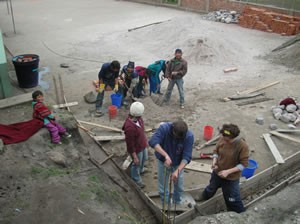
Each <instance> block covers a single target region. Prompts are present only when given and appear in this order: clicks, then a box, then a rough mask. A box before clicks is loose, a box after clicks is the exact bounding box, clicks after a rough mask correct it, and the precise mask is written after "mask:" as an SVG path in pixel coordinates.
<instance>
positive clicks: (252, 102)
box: [236, 97, 274, 106]
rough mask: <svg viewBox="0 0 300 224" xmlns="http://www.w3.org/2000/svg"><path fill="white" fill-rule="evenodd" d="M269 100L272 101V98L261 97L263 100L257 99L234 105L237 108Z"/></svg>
mask: <svg viewBox="0 0 300 224" xmlns="http://www.w3.org/2000/svg"><path fill="white" fill-rule="evenodd" d="M269 100H274V98H269V97H263V98H259V99H255V100H248V101H245V102H241V103H237V104H236V105H237V106H245V105H249V104H254V103H261V102H265V101H269Z"/></svg>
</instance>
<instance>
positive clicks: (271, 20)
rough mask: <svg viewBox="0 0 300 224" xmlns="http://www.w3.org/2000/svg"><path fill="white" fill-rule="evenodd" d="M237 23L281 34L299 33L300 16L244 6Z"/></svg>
mask: <svg viewBox="0 0 300 224" xmlns="http://www.w3.org/2000/svg"><path fill="white" fill-rule="evenodd" d="M238 24H239V25H240V26H242V27H245V28H251V29H257V30H261V31H265V32H270V33H271V32H274V33H279V34H281V35H287V36H290V35H295V34H298V33H300V17H295V16H289V15H284V14H280V13H275V12H272V11H268V10H266V9H260V8H255V7H250V6H246V7H245V8H244V11H243V13H242V15H241V16H240V17H239V20H238Z"/></svg>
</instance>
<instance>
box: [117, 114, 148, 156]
mask: <svg viewBox="0 0 300 224" xmlns="http://www.w3.org/2000/svg"><path fill="white" fill-rule="evenodd" d="M138 123H139V125H140V126H138V125H137V123H135V122H134V121H132V120H131V119H130V118H129V117H128V118H127V119H126V121H125V123H124V125H123V128H122V129H123V130H124V132H125V141H126V145H127V152H128V153H130V154H132V153H134V152H135V153H139V152H141V151H143V150H144V149H145V148H146V147H147V138H146V135H145V127H144V121H143V119H142V118H139V119H138Z"/></svg>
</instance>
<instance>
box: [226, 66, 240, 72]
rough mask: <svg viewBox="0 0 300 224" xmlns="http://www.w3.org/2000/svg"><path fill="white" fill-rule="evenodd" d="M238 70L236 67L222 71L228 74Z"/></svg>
mask: <svg viewBox="0 0 300 224" xmlns="http://www.w3.org/2000/svg"><path fill="white" fill-rule="evenodd" d="M237 70H238V68H237V67H232V68H225V69H223V72H224V73H228V72H236V71H237Z"/></svg>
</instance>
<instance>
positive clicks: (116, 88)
mask: <svg viewBox="0 0 300 224" xmlns="http://www.w3.org/2000/svg"><path fill="white" fill-rule="evenodd" d="M114 91H115V92H118V91H119V85H118V84H116V85H115V88H114Z"/></svg>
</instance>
